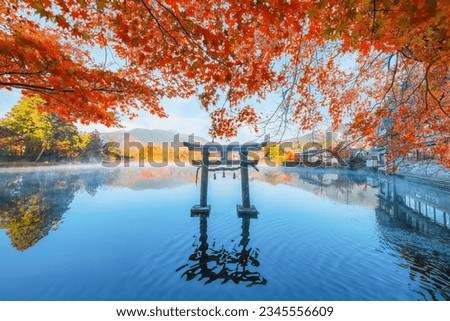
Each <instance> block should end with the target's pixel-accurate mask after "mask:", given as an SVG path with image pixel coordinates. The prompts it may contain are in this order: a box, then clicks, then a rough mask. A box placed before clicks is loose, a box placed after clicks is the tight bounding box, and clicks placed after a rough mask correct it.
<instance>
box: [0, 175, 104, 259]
mask: <svg viewBox="0 0 450 321" xmlns="http://www.w3.org/2000/svg"><path fill="white" fill-rule="evenodd" d="M108 180H109V173H108V172H106V171H88V172H83V173H81V174H71V173H70V172H63V171H58V172H57V173H56V172H36V173H14V174H3V175H2V178H1V179H0V186H1V190H0V228H2V229H6V230H7V235H8V236H9V237H10V239H11V244H12V246H14V247H15V248H16V249H18V250H21V251H23V250H26V249H27V248H29V247H31V246H33V245H34V244H36V243H37V242H38V241H39V240H40V239H42V238H43V237H45V236H46V235H47V234H48V233H49V231H50V230H56V229H57V228H58V225H59V224H60V223H61V222H62V216H63V214H64V213H65V212H66V211H67V210H68V209H69V205H70V203H71V202H72V201H73V199H74V195H75V193H76V192H77V191H79V190H84V191H86V192H87V193H89V194H90V195H95V193H96V192H97V189H98V187H99V186H101V185H103V184H106V183H107V182H108Z"/></svg>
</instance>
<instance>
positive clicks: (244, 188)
mask: <svg viewBox="0 0 450 321" xmlns="http://www.w3.org/2000/svg"><path fill="white" fill-rule="evenodd" d="M183 144H184V146H185V147H187V148H188V149H189V151H191V152H192V151H200V152H201V154H202V159H201V160H194V159H193V157H190V160H191V164H192V165H194V166H200V167H201V169H202V173H201V181H200V182H201V183H200V204H199V205H194V206H193V207H192V208H191V215H193V216H199V215H206V216H208V215H209V213H210V212H211V206H210V205H208V172H213V171H214V172H215V171H234V170H238V169H240V170H241V193H242V205H237V207H236V209H237V213H238V217H253V218H256V217H257V216H258V211H257V210H256V208H255V206H253V205H251V204H250V189H249V183H248V181H249V179H248V166H252V167H253V168H255V169H256V170H258V169H257V168H256V165H257V164H258V159H253V160H249V159H248V153H249V151H259V150H261V148H263V147H264V146H266V144H267V142H262V143H255V142H252V143H245V144H243V145H239V143H231V144H228V145H220V144H218V143H207V144H205V145H200V144H195V143H191V142H184V143H183ZM211 152H215V153H219V154H220V160H210V159H209V156H210V153H211ZM232 152H239V158H240V159H239V160H233V159H228V154H229V153H232ZM210 166H214V167H213V168H210ZM216 166H217V167H216Z"/></svg>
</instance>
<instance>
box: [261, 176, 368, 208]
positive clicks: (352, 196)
mask: <svg viewBox="0 0 450 321" xmlns="http://www.w3.org/2000/svg"><path fill="white" fill-rule="evenodd" d="M368 175H369V174H368V173H362V172H358V171H357V172H352V171H347V170H333V169H330V170H323V169H310V170H295V169H283V170H269V171H265V172H262V173H257V174H253V176H254V177H255V178H256V179H259V180H262V181H265V182H268V183H270V184H272V185H277V184H286V185H289V186H292V187H298V188H300V189H304V190H307V191H309V192H311V193H314V194H316V195H321V196H326V197H329V198H332V199H334V200H337V201H339V202H343V203H356V204H364V205H367V206H370V207H375V204H376V197H375V196H376V190H375V189H374V188H373V187H372V186H371V185H370V184H368Z"/></svg>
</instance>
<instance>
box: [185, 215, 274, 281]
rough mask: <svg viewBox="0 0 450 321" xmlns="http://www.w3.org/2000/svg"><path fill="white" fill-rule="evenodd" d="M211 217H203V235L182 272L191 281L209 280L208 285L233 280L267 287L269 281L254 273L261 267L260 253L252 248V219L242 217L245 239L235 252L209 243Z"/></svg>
mask: <svg viewBox="0 0 450 321" xmlns="http://www.w3.org/2000/svg"><path fill="white" fill-rule="evenodd" d="M207 229H208V218H207V217H206V216H205V215H202V216H200V236H199V238H198V240H196V242H195V243H194V245H193V246H194V247H195V250H194V253H192V254H191V255H190V256H189V262H188V263H187V264H185V265H183V266H181V267H180V268H178V269H177V272H178V271H183V270H184V272H183V274H182V277H183V276H185V277H186V280H187V281H191V280H194V279H196V278H197V277H198V279H199V280H203V279H206V281H205V284H208V283H211V282H214V281H222V284H224V283H227V282H228V281H232V282H234V283H235V284H238V283H240V282H242V283H246V284H247V286H253V285H265V284H266V283H267V280H266V279H265V278H264V277H262V276H261V274H260V273H259V272H256V271H255V272H253V271H250V270H249V268H251V267H258V266H259V264H260V263H259V261H258V255H259V250H258V249H253V248H251V247H248V245H249V241H250V238H249V236H250V232H249V231H250V218H248V217H247V218H242V234H241V236H242V238H241V241H240V242H239V244H235V245H234V246H233V248H232V249H231V250H228V249H225V248H224V247H223V246H222V247H220V248H216V245H215V242H214V243H213V244H212V245H211V246H210V245H209V244H208V235H207Z"/></svg>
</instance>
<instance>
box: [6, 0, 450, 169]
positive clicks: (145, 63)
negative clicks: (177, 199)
mask: <svg viewBox="0 0 450 321" xmlns="http://www.w3.org/2000/svg"><path fill="white" fill-rule="evenodd" d="M449 25H450V2H449V1H447V0H242V1H241V0H240V1H235V0H195V1H194V0H186V1H175V0H111V1H107V0H42V1H35V0H9V1H7V0H0V88H6V89H12V88H20V89H23V90H24V93H25V94H27V95H30V94H34V93H39V94H40V95H41V96H42V98H43V99H44V100H45V101H46V102H47V104H46V105H45V106H44V107H43V108H44V109H45V110H46V111H48V112H55V113H58V114H59V115H60V116H61V117H62V118H63V119H64V120H68V121H75V120H79V121H81V122H84V123H89V122H100V123H103V124H106V125H117V124H118V122H119V119H120V116H121V115H123V114H127V115H128V116H131V117H132V116H134V115H135V113H136V111H137V110H147V111H149V112H150V113H152V114H156V115H157V116H160V117H165V116H166V114H165V112H164V108H163V107H162V106H161V105H160V102H161V99H162V98H164V97H168V98H172V97H182V98H188V97H191V96H197V97H198V99H199V101H200V102H201V105H202V107H203V108H204V109H205V110H206V111H208V112H209V113H210V115H211V120H212V122H211V130H210V133H211V135H212V136H213V137H231V136H233V135H236V134H237V129H238V128H239V127H240V126H242V125H252V126H254V127H255V128H257V127H259V128H261V127H262V128H267V124H273V123H277V122H279V123H280V124H281V128H283V126H287V125H289V126H297V127H298V128H299V129H301V130H308V129H311V128H312V127H314V125H315V124H316V123H317V122H320V121H323V120H324V117H329V118H330V120H331V121H332V123H333V126H334V127H336V126H338V125H339V124H340V123H341V122H343V121H345V122H348V121H350V126H351V132H352V133H354V134H355V135H362V136H364V137H366V138H367V139H368V141H369V142H370V143H371V144H372V145H379V146H384V147H386V148H388V149H389V150H390V151H391V152H390V154H389V155H390V157H391V158H393V157H396V156H399V155H405V154H407V153H408V152H409V151H410V150H412V149H415V148H428V149H431V150H432V151H433V152H434V153H435V154H436V156H437V158H439V160H440V161H441V163H442V164H444V165H446V166H447V167H450V155H449V154H450V143H449V136H450V135H449V129H448V128H450V108H449V94H450V93H449V81H450V79H449V77H450V71H449V66H450V53H449V52H450V51H449V46H450V44H449V35H450V29H449ZM99 52H102V53H104V54H105V59H104V60H103V61H101V60H99V59H98V57H97V56H98V54H99ZM113 59H116V61H118V62H117V64H112V65H111V64H110V63H111V62H113V61H114V60H113ZM271 92H278V93H279V94H280V97H281V98H280V103H279V104H278V105H277V106H274V110H273V113H271V114H270V115H269V116H268V117H267V118H265V121H266V122H265V123H264V122H262V120H261V115H260V113H259V112H258V111H257V110H255V106H254V105H253V106H252V105H251V104H249V101H254V100H255V98H256V99H260V100H263V99H264V98H265V97H266V95H267V94H268V93H271ZM384 119H389V120H390V124H391V126H390V128H388V135H384V136H383V137H380V136H377V135H376V129H377V127H378V125H379V124H380V123H381V122H382V121H383V120H384ZM263 120H264V119H263Z"/></svg>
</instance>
